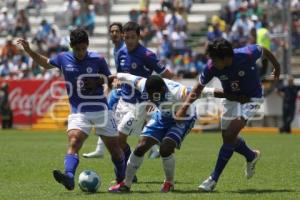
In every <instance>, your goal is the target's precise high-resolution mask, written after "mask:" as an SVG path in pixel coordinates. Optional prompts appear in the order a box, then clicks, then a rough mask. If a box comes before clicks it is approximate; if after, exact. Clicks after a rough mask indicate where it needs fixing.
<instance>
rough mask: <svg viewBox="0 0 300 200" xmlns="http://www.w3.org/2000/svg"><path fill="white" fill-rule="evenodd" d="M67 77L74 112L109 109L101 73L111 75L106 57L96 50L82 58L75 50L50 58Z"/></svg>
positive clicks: (52, 63) (50, 61)
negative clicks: (75, 55)
mask: <svg viewBox="0 0 300 200" xmlns="http://www.w3.org/2000/svg"><path fill="white" fill-rule="evenodd" d="M49 63H50V64H51V65H53V66H55V67H57V68H59V69H60V70H61V71H62V73H63V75H64V78H65V81H66V88H67V92H68V96H69V102H70V104H71V111H72V113H82V112H95V111H101V110H104V109H107V100H106V98H105V96H104V95H103V87H102V85H100V84H99V77H100V76H99V75H102V76H106V77H107V76H109V75H111V73H110V71H109V69H108V66H107V63H106V61H105V59H104V58H103V57H101V56H99V54H97V53H95V52H87V54H86V56H85V57H84V59H82V60H78V59H76V58H75V57H74V54H73V52H63V53H60V54H58V55H56V56H54V57H53V58H51V59H50V60H49Z"/></svg>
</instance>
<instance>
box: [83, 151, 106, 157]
mask: <svg viewBox="0 0 300 200" xmlns="http://www.w3.org/2000/svg"><path fill="white" fill-rule="evenodd" d="M82 156H83V157H84V158H103V156H104V153H103V152H101V151H93V152H90V153H84V154H82Z"/></svg>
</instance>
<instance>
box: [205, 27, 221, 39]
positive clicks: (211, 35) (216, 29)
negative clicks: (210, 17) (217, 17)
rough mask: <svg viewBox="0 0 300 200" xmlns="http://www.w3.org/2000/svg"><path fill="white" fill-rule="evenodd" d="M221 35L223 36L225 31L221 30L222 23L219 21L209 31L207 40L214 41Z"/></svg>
mask: <svg viewBox="0 0 300 200" xmlns="http://www.w3.org/2000/svg"><path fill="white" fill-rule="evenodd" d="M221 37H223V32H222V31H221V30H220V24H219V23H215V24H213V25H212V31H208V32H207V40H208V41H213V40H215V39H218V38H221Z"/></svg>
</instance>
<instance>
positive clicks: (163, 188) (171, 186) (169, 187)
mask: <svg viewBox="0 0 300 200" xmlns="http://www.w3.org/2000/svg"><path fill="white" fill-rule="evenodd" d="M173 190H174V184H173V183H171V182H169V181H165V182H164V183H163V184H162V186H161V189H160V191H161V192H164V193H167V192H170V191H173Z"/></svg>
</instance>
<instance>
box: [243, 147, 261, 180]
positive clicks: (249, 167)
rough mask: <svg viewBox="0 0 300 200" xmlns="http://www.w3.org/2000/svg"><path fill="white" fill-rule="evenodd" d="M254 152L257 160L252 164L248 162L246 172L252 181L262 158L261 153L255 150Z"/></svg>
mask: <svg viewBox="0 0 300 200" xmlns="http://www.w3.org/2000/svg"><path fill="white" fill-rule="evenodd" d="M254 152H255V154H256V156H255V158H254V159H253V160H252V161H251V162H247V166H246V170H245V174H246V177H247V179H250V178H251V177H252V176H253V175H254V173H255V165H256V163H257V161H258V160H259V159H260V157H261V154H260V151H258V150H254Z"/></svg>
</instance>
